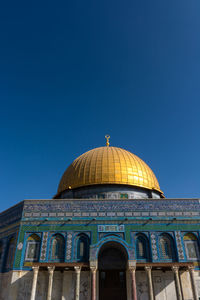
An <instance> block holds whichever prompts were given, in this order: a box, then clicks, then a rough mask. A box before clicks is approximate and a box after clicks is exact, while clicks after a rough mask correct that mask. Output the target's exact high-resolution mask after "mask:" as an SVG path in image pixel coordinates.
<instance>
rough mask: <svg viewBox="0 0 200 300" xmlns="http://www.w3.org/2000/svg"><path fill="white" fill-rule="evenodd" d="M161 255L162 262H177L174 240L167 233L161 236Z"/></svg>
mask: <svg viewBox="0 0 200 300" xmlns="http://www.w3.org/2000/svg"><path fill="white" fill-rule="evenodd" d="M159 253H160V259H161V260H167V261H176V252H175V246H174V240H173V238H172V237H171V236H170V235H169V234H167V233H162V234H161V235H160V236H159Z"/></svg>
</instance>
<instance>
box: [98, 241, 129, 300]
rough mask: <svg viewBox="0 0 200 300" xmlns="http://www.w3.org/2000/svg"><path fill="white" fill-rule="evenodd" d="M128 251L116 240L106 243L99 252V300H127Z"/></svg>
mask: <svg viewBox="0 0 200 300" xmlns="http://www.w3.org/2000/svg"><path fill="white" fill-rule="evenodd" d="M126 265H127V253H126V250H125V249H124V247H123V246H122V245H121V244H119V243H116V242H108V243H106V244H104V245H103V246H102V248H101V250H100V253H99V259H98V268H99V300H126V299H127V292H126Z"/></svg>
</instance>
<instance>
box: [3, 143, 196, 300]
mask: <svg viewBox="0 0 200 300" xmlns="http://www.w3.org/2000/svg"><path fill="white" fill-rule="evenodd" d="M199 223H200V204H199V199H167V198H165V196H164V194H163V192H162V190H161V188H160V186H159V183H158V180H157V178H156V176H155V174H154V172H153V171H152V170H151V168H150V167H149V166H148V165H147V164H146V163H145V162H144V161H143V160H142V159H141V158H139V157H138V156H136V155H135V154H133V153H131V152H129V151H127V150H124V149H121V148H117V147H110V146H109V143H108V141H107V145H106V146H105V147H100V148H95V149H92V150H90V151H88V152H86V153H84V154H82V155H81V156H79V157H78V158H76V159H75V160H74V161H73V162H72V163H71V164H70V166H69V167H67V168H66V171H65V172H64V174H63V176H62V178H61V180H60V183H59V185H58V190H57V193H56V194H55V196H54V197H53V198H52V199H47V200H42V199H35V200H24V201H22V202H20V203H18V204H16V205H15V206H14V207H11V208H9V209H8V210H6V211H4V212H2V213H1V214H0V229H1V230H0V299H1V300H28V299H30V300H51V299H52V300H90V299H91V300H147V299H150V300H172V299H174V300H176V299H177V300H183V299H185V300H191V299H194V300H197V299H200V298H199V297H200V276H199V242H200V236H199V233H200V231H199V230H200V225H199Z"/></svg>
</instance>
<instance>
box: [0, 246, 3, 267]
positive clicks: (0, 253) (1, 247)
mask: <svg viewBox="0 0 200 300" xmlns="http://www.w3.org/2000/svg"><path fill="white" fill-rule="evenodd" d="M2 255H3V243H2V242H1V241H0V262H1V259H2Z"/></svg>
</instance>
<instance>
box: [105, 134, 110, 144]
mask: <svg viewBox="0 0 200 300" xmlns="http://www.w3.org/2000/svg"><path fill="white" fill-rule="evenodd" d="M105 138H106V146H107V147H109V145H110V143H109V139H110V136H109V135H108V134H107V135H105Z"/></svg>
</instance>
